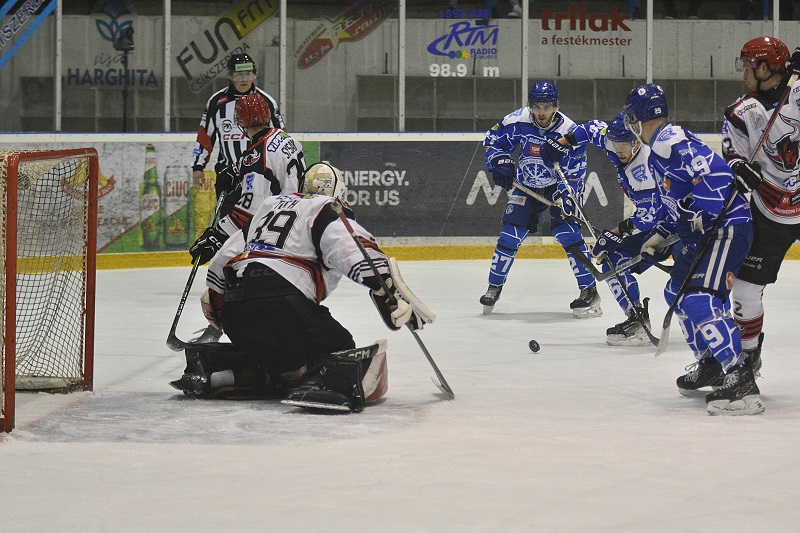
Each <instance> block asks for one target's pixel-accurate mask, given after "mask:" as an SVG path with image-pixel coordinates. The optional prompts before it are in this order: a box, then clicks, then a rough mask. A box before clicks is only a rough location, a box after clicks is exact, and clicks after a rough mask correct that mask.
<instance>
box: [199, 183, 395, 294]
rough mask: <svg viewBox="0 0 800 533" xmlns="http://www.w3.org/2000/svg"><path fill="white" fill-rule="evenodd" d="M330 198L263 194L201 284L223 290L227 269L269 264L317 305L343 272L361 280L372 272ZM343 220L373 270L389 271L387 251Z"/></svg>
mask: <svg viewBox="0 0 800 533" xmlns="http://www.w3.org/2000/svg"><path fill="white" fill-rule="evenodd" d="M334 201H335V200H334V199H333V198H331V197H329V196H321V195H317V194H305V195H304V194H299V193H295V194H289V195H280V196H272V197H269V198H267V199H266V200H264V201H263V202H262V203H261V205H260V207H259V208H258V210H257V211H256V212H255V214H254V215H253V218H252V220H251V221H250V223H249V224H247V225H246V226H245V227H244V228H243V229H242V230H240V231H238V232H237V233H235V234H234V235H232V236H231V237H230V238H229V239H228V240H227V241H226V242H225V244H224V245H223V246H222V248H221V249H220V250H219V252H217V254H216V255H215V256H214V258H213V259H212V260H211V263H210V264H209V266H208V275H207V277H206V285H207V286H208V287H210V288H211V290H213V291H215V292H218V293H224V291H225V273H226V271H227V270H229V269H232V270H233V271H234V272H239V273H241V272H242V271H243V270H244V269H245V267H246V266H247V265H248V264H250V263H252V262H258V263H262V264H264V265H266V266H268V267H270V268H271V269H272V270H274V271H275V272H277V273H278V274H280V275H281V276H282V277H283V278H285V279H286V280H288V281H289V282H290V283H292V285H294V286H295V287H297V288H298V289H299V290H300V291H301V292H302V293H303V294H304V295H305V296H306V297H307V298H308V299H309V300H312V301H314V302H317V303H319V302H321V301H322V300H324V299H325V298H326V297H327V296H328V295H329V294H330V293H331V292H333V290H334V289H335V288H336V286H337V285H338V283H339V280H340V279H341V278H342V276H347V277H348V278H350V279H351V280H353V281H355V282H357V283H362V284H363V279H364V278H368V277H372V276H374V273H373V271H372V268H371V267H370V265H369V263H368V262H367V261H366V259H365V258H364V255H363V254H362V253H361V251H360V249H359V248H358V245H356V243H355V241H354V240H353V237H352V235H351V234H350V232H349V231H348V230H347V227H346V226H345V225H344V222H343V221H342V220H340V218H339V215H338V214H337V213H336V211H334V210H333V208H332V207H331V204H333V202H334ZM345 212H347V210H345ZM348 220H349V222H350V225H351V226H352V227H353V230H354V231H355V233H356V235H357V236H358V239H359V241H360V242H361V244H362V245H363V246H364V248H365V249H366V250H367V253H368V255H369V256H370V258H371V259H372V261H373V263H374V264H375V265H376V267H377V269H378V272H379V273H380V274H388V273H389V269H388V263H387V259H386V255H385V254H384V253H383V252H382V251H381V250H380V248H378V245H377V244H376V243H375V238H374V237H373V236H372V235H371V234H370V233H369V232H368V231H367V230H365V229H364V228H363V227H362V226H361V225H360V224H359V223H358V222H356V221H355V220H350V219H348ZM229 275H230V274H229ZM240 275H241V274H240Z"/></svg>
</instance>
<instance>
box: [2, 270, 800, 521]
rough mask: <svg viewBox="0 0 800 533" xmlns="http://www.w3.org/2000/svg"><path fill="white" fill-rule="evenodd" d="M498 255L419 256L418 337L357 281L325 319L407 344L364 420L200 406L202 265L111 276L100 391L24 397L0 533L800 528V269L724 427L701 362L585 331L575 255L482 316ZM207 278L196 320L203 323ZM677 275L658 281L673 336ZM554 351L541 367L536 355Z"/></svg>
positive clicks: (658, 304)
mask: <svg viewBox="0 0 800 533" xmlns="http://www.w3.org/2000/svg"><path fill="white" fill-rule="evenodd" d="M488 266H489V263H488V261H430V262H401V268H402V271H403V274H404V277H405V279H406V281H407V282H408V284H409V286H410V287H411V288H412V289H413V291H414V292H415V293H416V294H417V296H419V297H420V298H421V299H422V300H423V301H424V302H425V303H427V304H428V305H429V307H430V308H431V309H432V310H433V311H434V312H436V313H437V315H438V321H437V322H436V323H435V324H433V325H430V326H427V327H426V328H425V329H424V330H423V331H421V332H420V337H421V338H422V339H423V341H424V342H425V344H426V346H427V348H428V349H429V351H430V353H431V354H432V356H433V358H434V359H435V361H436V362H437V363H438V365H439V367H440V369H441V371H442V373H443V374H444V376H445V377H446V378H447V380H448V381H449V383H450V385H451V386H452V387H453V389H454V391H455V394H456V398H455V400H453V401H447V400H445V399H444V398H443V397H442V395H441V394H440V393H439V392H438V390H437V389H436V388H435V387H434V385H433V384H432V383H431V380H430V376H432V375H433V372H432V370H431V368H430V366H429V365H428V363H427V361H426V360H425V357H424V355H423V353H422V352H421V351H420V349H419V347H418V346H417V345H416V343H415V341H414V338H413V337H412V335H411V334H410V333H409V332H408V331H407V330H405V329H404V330H401V331H398V332H391V331H389V330H387V329H386V328H385V327H384V326H383V324H382V323H381V322H380V319H379V318H378V316H377V314H376V312H375V310H374V309H373V307H372V305H371V303H370V301H369V299H368V296H367V292H366V290H365V289H364V288H363V287H360V286H358V285H356V284H354V283H352V282H349V281H348V280H346V279H345V280H343V281H342V283H341V285H340V287H339V289H338V290H337V291H336V292H335V293H334V294H333V295H332V296H331V298H329V300H328V302H327V304H328V306H329V307H330V308H331V310H332V313H333V314H334V316H335V317H337V318H338V319H339V320H340V321H341V322H342V323H343V324H345V325H346V326H347V327H348V328H349V329H350V330H351V331H352V332H353V334H354V337H355V338H356V341H357V342H358V343H359V344H367V343H370V342H372V341H374V340H375V339H378V338H382V337H386V338H388V339H389V351H388V354H389V368H390V380H389V381H390V386H389V393H388V397H387V399H386V401H385V402H384V403H383V404H382V405H378V406H373V407H368V408H367V409H366V410H365V411H364V412H363V413H361V414H344V415H333V416H326V415H315V414H309V413H307V412H304V411H302V410H300V409H295V408H290V407H287V406H284V405H281V404H280V403H277V402H272V401H270V402H266V401H262V402H255V401H239V402H234V401H201V400H189V399H186V398H184V397H183V396H182V395H180V394H176V392H177V391H175V390H173V389H172V388H170V387H169V385H168V382H169V381H170V380H173V379H176V378H178V377H179V376H180V375H181V373H182V370H183V367H184V358H183V354H181V353H175V352H171V351H170V350H169V349H168V348H166V346H165V344H164V341H165V339H166V335H167V331H168V329H169V326H170V324H171V323H172V319H173V317H174V314H175V310H176V308H177V304H178V301H179V298H180V295H181V291H182V290H183V287H184V284H185V282H186V279H187V276H188V273H189V269H188V268H163V269H149V270H117V271H101V272H99V273H98V290H97V304H98V307H97V336H96V338H97V347H96V370H95V380H94V392H92V393H88V392H87V393H79V394H71V395H56V396H53V395H48V394H35V393H33V394H32V393H19V394H17V425H16V428H15V429H14V431H13V432H12V433H10V434H8V435H6V436H0V509H1V511H0V531H3V532H17V531H25V532H32V531H46V530H52V531H81V532H83V531H114V532H122V531H271V532H272V531H281V532H283V531H292V532H294V531H324V532H334V531H336V532H339V531H341V532H344V531H347V532H352V531H359V532H360V531H413V532H417V531H442V532H444V531H447V532H449V531H484V532H499V531H548V532H549V531H570V532H571V531H636V532H639V531H664V532H667V531H669V532H673V531H703V532H707V531H797V530H798V529H799V528H800V488H799V487H800V361H798V360H797V338H798V335H797V332H795V331H794V328H795V327H797V316H796V315H795V312H797V311H796V309H797V308H796V307H795V302H796V300H797V297H798V293H800V289H798V284H800V262H794V261H789V262H787V263H785V264H784V267H783V269H782V272H781V275H780V279H779V281H778V284H777V285H774V286H771V287H769V288H768V289H767V292H766V297H765V304H766V322H765V333H766V342H765V344H764V357H763V359H764V367H763V370H762V373H763V377H762V378H761V379H760V380H759V386H760V388H761V391H762V398H763V400H764V403H765V404H766V407H767V411H766V412H765V413H764V414H763V415H761V416H752V417H711V416H709V415H708V414H706V411H705V402H704V401H703V400H702V399H687V398H684V397H681V396H680V395H679V394H678V393H677V391H676V388H675V378H676V377H678V376H679V375H681V374H683V373H684V366H685V365H687V364H689V363H690V362H692V356H691V354H690V352H689V351H688V349H687V348H686V345H685V343H684V342H683V339H682V336H681V334H680V329H679V327H678V324H677V322H673V328H672V336H671V343H670V348H669V350H668V351H667V352H666V353H665V354H663V355H662V356H660V357H658V358H655V357H654V356H653V353H654V351H655V350H654V348H652V347H645V348H612V347H609V346H607V345H606V344H605V330H606V328H608V327H609V326H611V325H613V324H615V323H617V322H619V321H621V320H622V319H623V318H624V317H623V315H622V312H621V311H620V310H619V308H618V306H617V305H616V303H615V302H614V300H613V299H612V297H611V293H610V291H609V290H608V288H607V287H605V286H603V287H602V288H601V295H602V297H603V310H604V312H605V315H604V316H603V317H602V318H596V319H590V320H576V319H574V318H572V315H571V313H570V311H569V302H570V301H571V300H572V299H573V298H574V297H575V296H577V293H578V291H577V289H576V285H575V281H574V278H573V277H572V275H571V273H570V272H569V270H568V266H567V262H566V261H565V260H520V261H517V263H516V264H515V265H514V267H513V270H512V272H511V276H510V279H509V282H508V284H507V285H506V287H505V290H504V291H503V294H502V298H501V299H500V301H499V302H498V304H497V306H496V308H495V312H494V314H492V315H489V316H483V315H482V313H481V306H480V304H479V303H478V297H479V296H480V295H481V294H482V293H483V291H484V290H485V288H486V276H487V270H488ZM203 276H204V272H203V271H202V270H201V272H200V275H199V276H198V280H197V282H196V283H195V286H194V288H193V290H192V294H191V296H190V300H189V304H188V305H187V308H186V311H185V312H184V316H183V318H182V319H181V322H180V326H179V330H178V331H179V336H180V337H181V338H184V339H186V338H189V337H190V336H191V335H192V333H193V331H195V330H199V329H201V328H203V327H204V325H205V324H204V319H203V318H202V315H201V313H200V310H199V304H198V303H197V300H198V296H199V293H200V290H201V289H202V286H203V282H202V279H203ZM665 281H666V276H665V275H664V274H663V273H661V272H659V271H655V270H653V271H650V272H648V273H646V274H645V275H644V276H642V287H643V292H644V294H645V295H649V296H650V297H651V298H652V305H651V316H652V322H653V328H654V330H655V332H656V334H658V332H659V330H660V326H661V321H662V318H663V316H664V313H665V311H666V304H665V303H664V300H663V296H662V289H663V285H664V283H665ZM530 339H536V340H538V341H539V343H540V344H541V346H542V349H541V351H540V352H539V353H532V352H531V351H529V349H528V341H529V340H530Z"/></svg>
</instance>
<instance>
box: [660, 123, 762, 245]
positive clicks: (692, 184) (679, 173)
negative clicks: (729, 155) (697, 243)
mask: <svg viewBox="0 0 800 533" xmlns="http://www.w3.org/2000/svg"><path fill="white" fill-rule="evenodd" d="M649 144H650V149H651V153H650V166H651V169H652V170H653V172H654V173H655V174H656V175H657V176H658V177H659V180H660V182H661V186H662V188H663V189H664V195H663V196H662V200H663V202H664V206H665V207H666V210H665V213H666V215H667V217H666V218H665V220H666V221H667V223H668V224H670V225H671V226H672V227H674V228H676V229H677V232H678V234H679V235H681V236H682V237H683V236H686V235H689V234H691V233H692V228H693V227H696V226H698V225H699V224H700V223H702V226H703V231H707V230H709V229H710V228H711V226H712V225H713V224H714V222H715V221H716V219H717V217H718V216H719V215H720V213H721V212H722V209H723V207H724V205H725V202H726V201H727V198H728V195H729V194H730V192H731V187H735V182H734V178H733V171H731V169H730V167H729V166H728V165H727V163H725V160H724V159H722V157H721V156H720V155H718V154H716V153H715V152H713V151H712V150H711V149H710V148H709V147H708V146H706V145H705V144H704V143H703V142H702V141H701V140H700V139H698V138H697V137H696V136H695V135H694V134H693V133H692V132H690V131H688V130H686V129H684V128H683V127H681V126H674V125H672V124H670V123H669V122H665V123H664V124H663V125H662V126H661V127H660V128H659V129H657V130H656V132H655V133H654V134H653V136H652V138H651V139H650V143H649ZM678 202H681V204H680V206H679V205H678ZM698 219H700V220H698ZM752 220H753V217H752V214H751V212H750V206H749V204H748V202H747V198H746V197H745V196H744V195H743V194H742V193H740V192H737V193H736V197H735V198H734V200H733V204H731V207H730V208H729V209H728V211H727V213H726V215H725V218H724V219H723V220H722V224H721V226H720V227H727V226H735V225H737V224H744V223H746V222H750V221H752Z"/></svg>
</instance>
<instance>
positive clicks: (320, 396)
mask: <svg viewBox="0 0 800 533" xmlns="http://www.w3.org/2000/svg"><path fill="white" fill-rule="evenodd" d="M386 345H387V341H386V340H385V339H381V340H379V341H377V342H376V343H375V344H373V345H371V346H366V347H363V348H354V349H352V350H344V351H341V352H335V353H332V354H330V355H329V356H326V357H323V358H322V368H321V369H320V370H319V372H318V373H317V374H315V375H313V376H312V377H311V379H309V380H308V381H307V382H306V383H304V384H303V385H301V386H300V387H297V388H296V389H294V390H293V391H292V392H290V393H289V395H288V397H287V398H286V400H284V401H283V403H285V404H287V405H295V406H300V407H306V408H309V409H320V410H332V411H353V412H356V413H358V412H361V411H363V410H364V407H365V406H366V405H369V404H372V403H375V402H377V401H378V400H379V399H381V398H382V397H383V396H384V395H385V394H386V391H387V389H388V370H387V365H386Z"/></svg>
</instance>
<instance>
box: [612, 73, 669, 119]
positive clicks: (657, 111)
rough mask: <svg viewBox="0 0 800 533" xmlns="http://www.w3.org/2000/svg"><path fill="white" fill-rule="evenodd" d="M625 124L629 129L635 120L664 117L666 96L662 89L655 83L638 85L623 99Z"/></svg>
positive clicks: (665, 114)
mask: <svg viewBox="0 0 800 533" xmlns="http://www.w3.org/2000/svg"><path fill="white" fill-rule="evenodd" d="M623 112H624V113H625V125H626V126H627V127H628V129H630V126H631V124H633V123H635V122H647V121H649V120H653V119H654V118H658V117H666V116H667V112H668V108H667V97H666V96H665V95H664V90H663V89H662V88H661V87H660V86H658V85H656V84H655V83H648V84H646V85H639V86H638V87H634V89H633V90H632V91H631V92H630V94H628V98H626V99H625V108H624V110H623Z"/></svg>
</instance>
